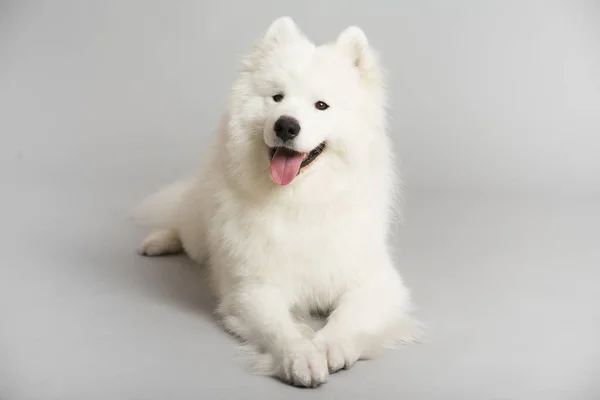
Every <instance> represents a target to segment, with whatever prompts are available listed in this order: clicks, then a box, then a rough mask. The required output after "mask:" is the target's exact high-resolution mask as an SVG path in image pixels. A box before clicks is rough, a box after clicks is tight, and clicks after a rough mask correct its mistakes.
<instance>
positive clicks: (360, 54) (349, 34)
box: [336, 26, 380, 78]
mask: <svg viewBox="0 0 600 400" xmlns="http://www.w3.org/2000/svg"><path fill="white" fill-rule="evenodd" d="M336 45H337V46H338V47H339V48H341V49H342V51H343V52H344V53H345V54H347V55H348V57H349V58H350V61H351V62H352V64H353V65H354V66H355V67H356V68H358V69H359V70H360V72H361V75H363V76H365V77H369V78H375V77H376V76H379V75H380V71H379V68H378V63H377V57H376V55H375V53H374V51H373V50H372V49H371V47H370V45H369V41H368V40H367V36H366V35H365V33H364V32H363V30H362V29H360V28H359V27H356V26H351V27H349V28H346V29H344V30H343V31H342V33H340V34H339V36H338V38H337V41H336Z"/></svg>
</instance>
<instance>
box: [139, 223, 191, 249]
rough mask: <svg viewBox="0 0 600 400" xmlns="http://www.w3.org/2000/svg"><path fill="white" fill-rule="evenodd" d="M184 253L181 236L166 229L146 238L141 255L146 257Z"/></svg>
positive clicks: (172, 230)
mask: <svg viewBox="0 0 600 400" xmlns="http://www.w3.org/2000/svg"><path fill="white" fill-rule="evenodd" d="M182 251H183V246H182V244H181V239H180V238H179V234H178V233H177V231H176V230H174V229H164V230H160V231H156V232H153V233H151V234H150V235H148V236H147V237H146V239H145V240H144V242H143V243H142V246H141V247H140V249H139V253H140V254H142V255H145V256H162V255H165V254H176V253H181V252H182Z"/></svg>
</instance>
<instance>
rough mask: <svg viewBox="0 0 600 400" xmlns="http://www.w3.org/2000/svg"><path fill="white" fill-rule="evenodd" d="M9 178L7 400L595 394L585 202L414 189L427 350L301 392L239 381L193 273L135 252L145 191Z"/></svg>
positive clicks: (3, 344)
mask: <svg viewBox="0 0 600 400" xmlns="http://www.w3.org/2000/svg"><path fill="white" fill-rule="evenodd" d="M8 167H9V168H10V167H12V168H16V169H18V170H19V174H18V176H19V177H20V178H17V179H16V181H11V179H10V178H7V177H6V176H3V180H2V181H3V182H4V185H5V186H4V187H5V188H9V189H10V190H5V191H4V192H3V210H10V212H8V213H5V215H3V217H2V220H3V230H2V233H1V234H0V242H1V243H2V245H3V247H4V249H3V254H4V257H3V259H4V262H3V263H2V268H1V270H0V271H1V273H2V279H1V281H0V316H1V318H2V319H1V321H2V329H1V330H0V350H1V352H2V355H3V357H2V358H1V359H0V365H1V367H0V368H2V369H0V371H1V373H0V377H1V379H2V380H0V382H1V383H2V386H1V388H2V391H4V394H3V396H0V398H2V399H7V400H12V399H15V400H17V399H50V398H56V399H167V398H177V399H193V398H206V399H255V398H266V397H269V398H289V399H293V398H308V397H309V396H310V398H322V399H331V398H342V396H343V397H345V398H356V399H360V398H367V397H371V396H376V398H381V399H398V398H406V399H442V398H443V399H565V400H566V399H598V398H599V397H600V380H599V379H598V373H599V371H600V346H599V345H598V338H599V337H600V309H599V307H598V305H599V304H600V279H599V278H598V268H599V264H598V260H599V258H598V254H599V250H598V238H599V237H600V231H599V229H600V228H599V227H600V207H599V206H598V203H597V202H595V204H590V203H585V202H579V203H573V202H572V201H569V200H568V199H554V201H552V202H548V201H545V202H543V203H541V202H540V201H539V199H536V198H531V197H527V196H512V197H511V198H510V199H503V198H502V197H501V196H492V195H486V196H473V195H472V194H471V193H464V194H463V193H455V194H452V195H449V194H435V193H419V192H418V191H413V192H411V194H410V195H409V196H408V197H409V200H407V203H408V205H407V206H406V208H407V213H406V214H407V216H406V222H405V223H404V226H403V227H401V228H400V229H399V232H398V235H397V239H396V240H395V242H396V243H397V246H398V247H397V249H398V250H399V251H398V255H397V259H398V261H399V262H398V265H399V268H400V270H401V271H402V272H403V274H404V276H405V278H406V282H407V284H408V285H409V287H410V288H411V289H412V290H413V292H414V296H415V300H416V302H417V304H418V306H419V311H418V314H419V316H420V318H421V319H422V320H423V321H424V322H425V323H426V324H427V325H428V336H427V338H426V339H425V341H424V343H422V344H418V345H411V346H407V347H405V348H403V349H402V350H400V351H395V352H388V353H386V354H385V355H384V356H383V357H382V358H380V359H377V360H374V361H367V362H361V363H359V364H357V365H356V367H355V368H353V369H352V370H351V371H348V372H342V373H339V374H336V375H335V376H332V377H331V379H330V381H329V383H328V384H327V385H325V386H324V387H322V388H319V389H317V390H315V391H309V390H301V389H295V388H291V387H287V386H284V385H283V384H281V383H279V382H277V381H275V380H272V379H269V378H263V377H255V376H252V375H250V374H248V373H247V372H246V371H245V370H244V369H243V368H242V366H241V364H239V363H238V361H237V360H236V358H235V356H234V352H233V349H234V345H235V343H236V342H235V340H234V339H232V338H230V337H229V336H228V335H226V334H225V333H223V332H222V331H221V329H220V328H219V327H218V325H217V324H216V322H215V321H214V319H213V318H212V316H211V310H212V304H211V299H210V296H209V294H208V293H207V292H206V290H205V289H206V288H205V285H204V284H203V280H202V274H201V269H200V268H198V267H197V266H194V265H192V263H191V262H189V261H188V260H187V259H186V258H184V257H167V258H155V259H148V258H143V257H140V256H138V255H136V254H135V251H134V249H135V247H136V246H137V244H138V242H139V240H140V238H141V235H142V231H141V230H140V229H138V228H136V227H135V226H134V225H133V224H132V223H131V222H130V221H129V220H128V219H127V214H126V213H127V210H128V208H129V207H130V205H131V204H132V203H133V202H134V201H135V200H136V199H137V198H138V196H141V195H142V192H144V191H145V190H149V188H147V187H142V186H143V185H135V184H134V183H126V182H124V181H121V182H120V184H114V183H113V182H112V181H110V180H109V181H107V182H105V183H100V184H99V183H98V181H96V180H93V179H92V178H91V177H89V176H88V177H85V178H76V179H71V180H69V182H68V183H67V182H65V175H64V173H63V172H60V173H57V172H55V171H47V170H46V171H42V170H37V171H35V170H25V169H24V168H23V165H19V164H13V165H12V166H10V165H9V166H8ZM23 174H26V175H27V176H26V179H22V178H23ZM28 174H33V175H28ZM33 176H35V177H36V179H33ZM7 181H8V184H7ZM99 198H100V199H102V201H98V199H99ZM0 393H2V392H0Z"/></svg>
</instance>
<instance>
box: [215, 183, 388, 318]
mask: <svg viewBox="0 0 600 400" xmlns="http://www.w3.org/2000/svg"><path fill="white" fill-rule="evenodd" d="M361 200H362V199H361ZM359 204H360V205H361V206H360V207H358V205H359ZM366 212H368V208H365V204H364V202H360V203H359V202H358V201H356V200H353V199H352V198H345V199H344V200H341V201H337V202H335V203H334V204H298V203H297V202H294V203H291V202H286V201H282V200H281V199H275V200H274V201H268V200H266V201H264V202H258V203H256V202H247V201H244V200H243V199H240V198H239V197H238V196H236V195H234V194H233V193H228V194H226V195H224V196H222V197H221V198H220V201H218V203H217V204H216V205H215V209H214V214H213V215H212V218H210V224H209V225H210V228H209V243H210V259H211V261H210V264H211V269H212V271H213V273H214V274H215V275H216V276H217V277H218V279H217V281H218V282H219V286H221V288H220V289H221V290H227V287H228V286H230V285H234V284H235V282H236V281H244V282H248V280H253V279H254V280H258V281H260V282H262V283H268V284H272V285H275V286H277V287H278V288H280V289H281V291H282V292H283V293H284V295H285V296H287V297H289V298H290V300H291V302H292V303H296V304H298V303H302V304H310V307H312V308H320V309H326V308H327V307H329V305H331V304H332V303H333V302H335V300H336V298H337V297H338V296H339V294H341V293H342V292H343V291H345V290H346V289H348V287H351V286H354V285H355V283H356V282H359V281H360V280H361V279H363V278H364V276H363V274H364V273H365V270H368V269H369V268H368V267H367V268H365V266H364V263H368V262H369V259H370V257H369V254H370V253H372V252H373V251H376V249H375V247H376V245H375V243H377V241H376V240H377V238H373V237H367V236H368V235H365V232H372V230H371V229H368V226H366V225H365V224H370V223H372V221H371V220H370V218H369V216H368V215H366V214H365V213H366Z"/></svg>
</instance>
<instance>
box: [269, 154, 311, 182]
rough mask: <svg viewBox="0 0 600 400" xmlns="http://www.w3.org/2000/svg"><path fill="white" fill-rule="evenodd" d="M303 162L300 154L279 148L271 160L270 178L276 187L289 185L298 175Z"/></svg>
mask: <svg viewBox="0 0 600 400" xmlns="http://www.w3.org/2000/svg"><path fill="white" fill-rule="evenodd" d="M303 160H304V156H303V155H302V154H301V153H298V152H295V151H292V150H289V149H286V148H284V147H279V148H277V150H275V154H274V155H273V158H272V159H271V178H273V180H274V181H275V183H277V184H278V185H282V186H285V185H287V184H289V183H290V182H291V181H293V180H294V178H295V177H296V176H297V175H298V172H299V171H300V164H302V161H303Z"/></svg>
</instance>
